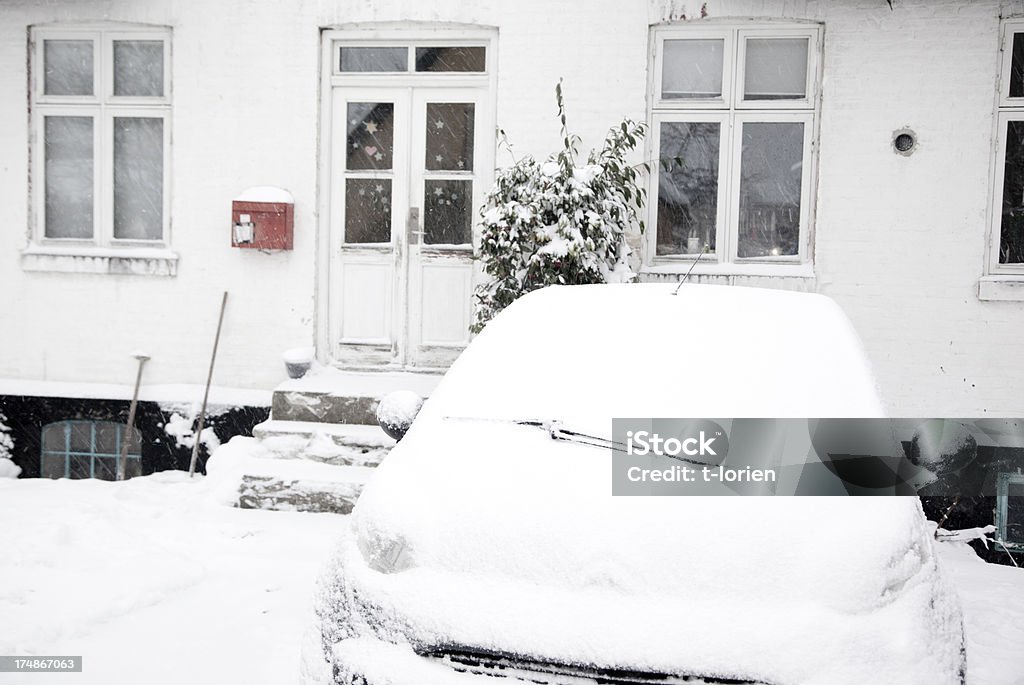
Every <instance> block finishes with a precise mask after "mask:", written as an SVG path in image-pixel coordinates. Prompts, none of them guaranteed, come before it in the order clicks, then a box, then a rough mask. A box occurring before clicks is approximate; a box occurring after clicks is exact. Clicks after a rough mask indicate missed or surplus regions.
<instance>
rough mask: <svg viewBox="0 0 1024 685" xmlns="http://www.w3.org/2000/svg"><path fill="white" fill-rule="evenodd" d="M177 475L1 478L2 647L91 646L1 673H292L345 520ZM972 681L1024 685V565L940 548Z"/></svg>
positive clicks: (40, 650)
mask: <svg viewBox="0 0 1024 685" xmlns="http://www.w3.org/2000/svg"><path fill="white" fill-rule="evenodd" d="M212 485H213V484H212V483H210V482H207V481H205V480H204V479H202V478H200V477H197V478H196V479H194V480H191V481H190V480H189V479H188V477H187V476H186V475H184V474H181V473H177V472H174V473H164V474H157V475H155V476H150V477H147V478H137V479H135V480H131V481H128V482H126V483H107V482H102V481H68V480H58V481H49V480H35V479H32V480H17V481H15V480H8V479H2V480H0V521H2V522H3V525H0V550H2V551H0V654H11V655H14V654H26V655H40V656H44V655H45V656H50V655H82V656H83V657H84V670H83V673H81V674H79V675H75V676H68V675H63V674H61V675H44V674H31V675H24V676H18V675H15V674H3V675H2V676H0V682H2V683H21V682H26V683H30V684H31V685H36V684H44V683H50V682H61V683H64V682H74V683H111V682H144V683H147V685H160V684H162V683H168V684H170V683H174V684H175V685H180V684H181V683H199V684H202V683H218V684H219V683H236V682H244V683H248V684H257V685H258V684H259V683H268V684H270V683H273V684H275V685H278V684H283V683H293V682H296V679H297V673H298V663H299V643H300V640H301V638H302V633H303V630H304V629H305V628H306V626H307V625H308V617H309V612H310V606H311V601H312V596H313V583H314V580H315V578H316V575H317V572H318V569H319V567H320V566H321V565H322V563H323V562H324V561H325V560H326V559H327V557H328V556H329V554H330V553H331V550H332V548H333V546H334V541H335V539H336V538H337V536H338V534H339V532H340V529H341V528H343V527H344V526H345V525H346V520H345V517H340V516H335V515H331V514H302V513H292V512H271V511H255V510H239V509H232V508H230V507H225V506H223V505H221V504H217V503H216V498H215V497H214V496H213V493H212V492H211V486H212ZM939 549H940V550H941V553H942V556H943V562H944V566H945V567H946V568H947V570H948V572H949V574H950V577H951V578H952V580H953V581H954V583H955V585H956V587H957V588H958V591H959V593H960V595H961V598H962V600H963V603H964V609H965V614H966V620H967V634H968V649H969V663H970V678H969V680H968V683H969V684H970V685H1024V662H1022V661H1021V657H1020V653H1021V652H1020V645H1021V644H1024V570H1021V569H1014V568H1011V567H1006V566H994V565H990V564H985V563H984V562H982V561H981V560H980V559H978V558H977V557H976V556H975V555H974V554H973V552H972V551H971V550H970V549H969V548H968V547H966V545H963V544H960V543H943V544H941V545H940V546H939Z"/></svg>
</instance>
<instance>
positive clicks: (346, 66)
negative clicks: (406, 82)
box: [341, 48, 409, 72]
mask: <svg viewBox="0 0 1024 685" xmlns="http://www.w3.org/2000/svg"><path fill="white" fill-rule="evenodd" d="M341 70H342V71H350V72H351V71H409V49H408V48H341Z"/></svg>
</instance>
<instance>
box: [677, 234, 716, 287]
mask: <svg viewBox="0 0 1024 685" xmlns="http://www.w3.org/2000/svg"><path fill="white" fill-rule="evenodd" d="M707 251H708V244H707V243H704V247H702V248H701V249H700V252H699V253H697V256H696V257H694V258H693V264H691V265H690V268H689V269H687V271H686V274H685V275H684V276H683V277H682V278H680V279H679V283H678V284H676V289H675V290H673V291H672V294H673V295H678V294H679V289H680V288H682V287H683V283H686V279H687V278H689V277H690V272H691V271H693V267H695V266H697V262H699V261H700V258H701V257H703V256H704V253H705V252H707Z"/></svg>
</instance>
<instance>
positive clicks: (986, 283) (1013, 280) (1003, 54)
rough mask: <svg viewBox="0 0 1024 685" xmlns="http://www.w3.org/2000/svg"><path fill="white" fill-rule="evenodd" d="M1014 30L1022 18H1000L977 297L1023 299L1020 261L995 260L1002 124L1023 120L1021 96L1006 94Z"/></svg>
mask: <svg viewBox="0 0 1024 685" xmlns="http://www.w3.org/2000/svg"><path fill="white" fill-rule="evenodd" d="M1015 34H1024V19H1014V20H1007V21H1004V22H1003V27H1002V33H1001V34H1000V53H999V54H1000V64H999V87H998V95H997V98H996V117H995V125H996V130H995V133H994V140H995V154H994V155H992V158H993V161H992V172H991V173H992V183H991V187H992V197H991V198H990V202H989V208H988V209H989V221H988V240H987V243H986V245H987V248H986V250H985V253H986V254H985V275H984V276H983V277H982V278H981V281H980V282H979V287H978V297H979V298H980V299H982V300H1024V263H1016V264H1000V263H999V248H1000V242H1001V238H1002V217H1003V187H1004V183H1005V180H1006V178H1005V176H1006V174H1005V166H1006V127H1007V124H1008V122H1011V121H1024V97H1010V67H1011V64H1012V61H1013V37H1014V35H1015ZM1022 204H1024V202H1022Z"/></svg>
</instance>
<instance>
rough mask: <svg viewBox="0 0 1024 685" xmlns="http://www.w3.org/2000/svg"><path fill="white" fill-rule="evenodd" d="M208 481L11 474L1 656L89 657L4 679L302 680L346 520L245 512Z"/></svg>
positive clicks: (6, 496)
mask: <svg viewBox="0 0 1024 685" xmlns="http://www.w3.org/2000/svg"><path fill="white" fill-rule="evenodd" d="M210 485H211V484H210V483H206V482H204V479H203V478H201V477H198V476H197V477H196V479H194V480H192V481H189V479H188V477H187V475H186V474H182V473H180V472H173V473H164V474H158V475H155V476H150V477H147V478H137V479H134V480H131V481H127V482H125V483H108V482H102V481H94V480H89V481H86V480H81V481H69V480H57V481H50V480H36V479H32V480H17V481H15V480H8V479H0V522H2V523H0V654H6V655H20V654H27V655H39V656H51V655H82V656H83V657H84V661H83V664H84V667H83V672H82V673H81V674H78V675H73V676H71V675H65V674H60V675H45V674H39V673H33V674H30V675H21V676H19V675H14V674H0V683H4V684H6V683H20V682H27V683H31V684H32V685H42V684H44V683H49V682H61V683H67V682H74V683H115V682H136V683H147V685H160V684H162V683H168V684H171V683H173V684H175V685H181V683H249V684H258V683H268V684H270V683H273V684H274V685H279V684H283V683H293V682H295V681H296V674H297V673H298V668H299V666H298V664H299V643H300V640H301V636H302V632H303V630H304V629H305V627H306V626H307V625H308V623H309V615H310V612H311V602H312V597H313V586H314V581H315V578H316V575H317V573H318V569H319V567H320V566H321V564H322V563H323V561H324V560H325V558H326V557H327V555H328V554H329V553H330V550H331V549H332V547H333V545H334V539H335V538H336V536H337V531H338V529H339V527H341V526H343V525H344V522H345V518H344V517H341V516H336V515H332V514H304V513H293V512H272V511H255V510H241V509H232V508H230V507H225V506H223V505H220V504H217V503H216V502H215V499H214V498H213V497H211V496H210V493H209V492H208V490H209V487H210Z"/></svg>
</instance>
